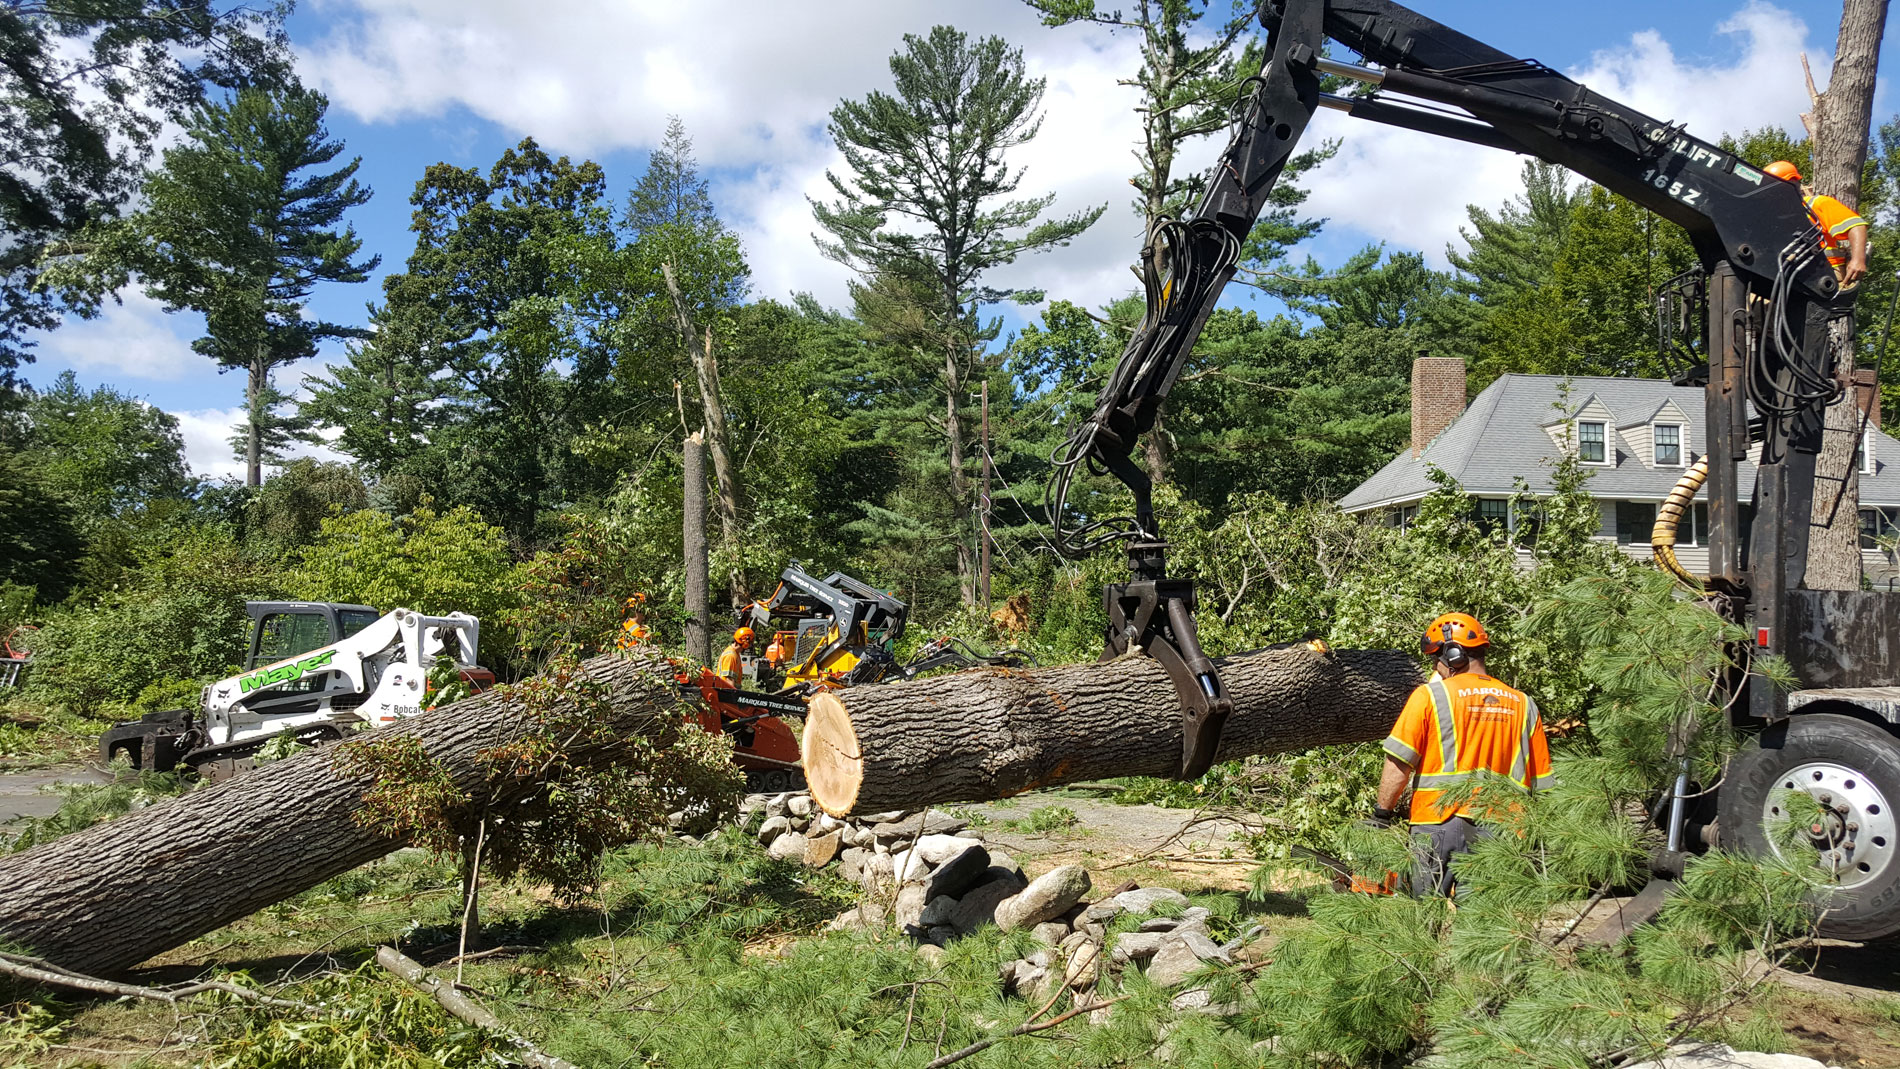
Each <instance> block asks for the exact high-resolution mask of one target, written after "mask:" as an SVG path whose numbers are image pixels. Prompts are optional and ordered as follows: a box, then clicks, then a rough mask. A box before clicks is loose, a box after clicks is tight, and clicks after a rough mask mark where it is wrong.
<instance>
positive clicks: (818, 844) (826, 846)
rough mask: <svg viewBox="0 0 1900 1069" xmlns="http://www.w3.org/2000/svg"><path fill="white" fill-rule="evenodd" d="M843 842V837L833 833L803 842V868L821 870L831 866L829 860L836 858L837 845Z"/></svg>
mask: <svg viewBox="0 0 1900 1069" xmlns="http://www.w3.org/2000/svg"><path fill="white" fill-rule="evenodd" d="M843 840H844V837H843V836H841V835H839V834H838V833H837V832H835V831H834V832H832V833H831V834H829V835H820V836H818V837H817V838H813V839H807V840H805V867H806V868H810V869H822V868H824V867H825V866H826V865H829V864H831V859H832V858H835V857H837V856H838V844H839V843H841V842H843Z"/></svg>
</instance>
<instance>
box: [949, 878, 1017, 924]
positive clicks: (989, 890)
mask: <svg viewBox="0 0 1900 1069" xmlns="http://www.w3.org/2000/svg"><path fill="white" fill-rule="evenodd" d="M1021 889H1022V884H1020V883H1017V882H1016V881H1015V880H1012V879H1003V880H991V881H990V882H988V883H981V884H978V885H976V887H974V888H972V889H971V890H969V891H968V892H966V893H965V894H964V896H963V897H962V898H961V899H959V900H958V901H957V908H956V910H955V911H954V912H952V913H951V915H950V926H951V927H952V928H955V929H956V930H957V934H958V935H969V934H970V933H971V932H974V931H976V930H977V929H978V928H981V927H983V926H984V925H985V924H989V923H991V922H993V921H994V920H995V919H996V906H997V903H999V902H1002V901H1003V900H1004V899H1006V898H1008V897H1009V896H1011V895H1013V894H1015V893H1016V892H1017V891H1019V890H1021Z"/></svg>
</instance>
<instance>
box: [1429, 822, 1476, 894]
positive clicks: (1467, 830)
mask: <svg viewBox="0 0 1900 1069" xmlns="http://www.w3.org/2000/svg"><path fill="white" fill-rule="evenodd" d="M1490 837H1491V832H1490V830H1489V829H1487V828H1481V827H1479V826H1478V825H1476V824H1473V823H1472V822H1471V821H1469V820H1466V819H1465V818H1464V817H1453V818H1451V819H1450V820H1447V821H1445V822H1444V823H1443V824H1414V825H1412V858H1413V861H1412V894H1414V895H1429V894H1439V895H1449V894H1451V891H1452V878H1451V859H1452V858H1453V857H1455V856H1457V855H1459V854H1465V853H1470V852H1471V847H1472V845H1473V844H1475V843H1477V842H1478V840H1480V839H1489V838H1490Z"/></svg>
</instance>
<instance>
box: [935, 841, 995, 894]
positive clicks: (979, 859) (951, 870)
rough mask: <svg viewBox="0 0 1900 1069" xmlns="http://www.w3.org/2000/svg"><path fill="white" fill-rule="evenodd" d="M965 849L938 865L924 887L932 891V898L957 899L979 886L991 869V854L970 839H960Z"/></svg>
mask: <svg viewBox="0 0 1900 1069" xmlns="http://www.w3.org/2000/svg"><path fill="white" fill-rule="evenodd" d="M955 841H956V842H959V843H962V844H963V848H962V849H961V850H958V851H957V852H956V853H954V854H951V855H950V856H949V857H947V858H945V859H943V860H942V861H941V862H939V863H938V864H937V867H936V869H935V870H934V871H933V872H931V874H930V878H929V879H928V880H926V881H924V886H925V887H927V888H929V889H930V897H932V898H937V897H939V896H941V895H948V896H949V897H951V898H955V897H957V896H958V895H961V894H962V893H963V892H965V891H967V890H969V889H970V888H972V887H974V886H976V885H977V883H978V881H980V880H981V879H982V878H983V874H984V873H985V872H987V871H988V870H989V867H990V852H989V851H988V850H985V849H983V847H982V846H980V845H978V844H976V843H973V842H970V841H969V840H968V839H958V840H955Z"/></svg>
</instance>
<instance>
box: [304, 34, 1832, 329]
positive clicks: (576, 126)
mask: <svg viewBox="0 0 1900 1069" xmlns="http://www.w3.org/2000/svg"><path fill="white" fill-rule="evenodd" d="M315 6H316V8H317V10H319V11H321V12H324V13H326V14H328V15H331V16H333V18H332V23H331V30H330V32H329V33H328V34H327V35H326V36H324V37H323V38H321V39H319V40H317V41H314V42H313V43H311V44H310V45H309V46H308V47H306V48H305V49H303V51H302V53H301V58H300V63H301V66H302V67H303V70H304V72H305V74H306V76H307V77H308V78H309V79H310V80H312V81H314V82H316V83H317V84H319V85H321V86H322V87H323V88H324V89H325V91H327V92H328V93H329V94H330V95H331V98H332V100H333V101H334V102H335V103H336V104H337V105H338V106H339V107H342V108H346V109H348V110H350V111H352V112H354V113H355V114H356V115H358V116H360V117H362V118H364V119H366V120H370V121H385V122H397V121H401V120H405V119H410V118H415V117H421V116H441V115H443V114H446V113H447V112H448V111H449V110H450V109H451V108H458V107H459V108H465V109H467V110H468V111H469V112H470V113H472V114H474V115H476V116H479V117H481V118H482V119H485V120H488V121H491V122H494V123H496V124H498V125H499V126H500V127H502V128H503V129H505V130H506V131H508V132H509V134H510V135H511V136H514V135H521V134H532V135H533V136H535V137H537V138H538V139H540V140H542V141H543V142H544V143H545V144H547V145H548V146H549V147H550V148H552V149H554V150H556V151H561V152H568V153H577V154H599V153H603V152H606V151H611V150H615V149H644V148H650V147H651V146H653V145H654V144H656V143H657V142H658V140H659V138H660V136H661V134H662V133H663V131H664V127H665V123H666V117H667V115H668V114H669V113H672V114H678V115H680V116H681V117H682V119H683V120H684V121H685V123H686V126H687V129H688V131H689V132H690V133H691V134H692V136H693V138H694V143H695V148H696V151H697V153H698V155H699V158H700V161H701V163H702V164H703V165H704V166H706V167H708V168H710V169H713V171H714V172H715V175H716V177H717V179H718V180H717V182H716V184H715V186H714V190H713V192H714V195H715V197H716V199H717V201H718V204H719V206H720V209H721V211H722V214H724V215H725V216H726V218H727V219H728V220H730V221H731V222H732V223H733V225H734V226H735V228H736V229H738V230H739V231H740V233H741V235H742V236H743V237H744V238H745V240H746V242H747V248H748V252H749V256H750V260H751V263H752V265H753V271H754V285H755V290H756V292H757V293H758V294H759V295H761V296H767V297H779V298H783V297H784V296H786V295H787V294H788V293H790V292H792V291H794V290H806V291H811V292H813V293H815V294H816V295H817V296H818V297H819V298H820V299H821V300H823V301H826V302H827V303H833V304H836V303H840V302H842V300H843V297H844V282H845V280H846V278H847V277H848V276H847V274H846V272H845V270H844V269H843V268H842V267H840V266H839V265H836V264H833V263H830V262H828V261H826V260H824V259H823V258H822V257H821V256H820V255H819V253H818V251H817V250H816V248H815V247H814V246H813V244H812V241H811V236H810V235H811V233H812V231H813V229H815V224H814V222H813V220H812V218H811V213H810V210H809V209H808V207H807V205H806V203H805V198H806V197H807V196H816V197H821V198H822V197H827V196H829V195H830V192H831V191H830V190H829V188H828V187H827V186H826V184H825V181H824V171H825V169H826V168H827V167H832V168H834V169H836V168H837V167H838V166H839V160H838V157H837V154H836V151H835V149H834V148H833V147H832V145H831V143H830V139H829V137H828V136H827V135H826V134H825V130H824V126H825V122H826V119H827V115H828V113H829V111H830V109H831V108H832V107H833V106H835V105H836V103H837V102H838V101H839V100H841V99H845V98H859V97H862V96H863V95H864V94H865V93H866V92H868V91H870V90H872V89H879V88H888V86H889V82H890V75H889V73H888V69H887V60H888V57H889V55H890V54H891V52H892V51H893V50H894V49H895V48H896V47H897V46H898V45H899V44H900V41H901V37H902V35H903V34H904V33H906V32H922V31H924V30H925V29H926V28H927V27H928V26H930V25H931V24H932V23H933V22H937V21H953V22H954V23H955V24H956V25H957V26H958V27H959V28H961V29H963V30H965V31H966V32H969V33H972V34H991V33H994V34H1001V35H1003V36H1004V37H1005V38H1006V39H1008V40H1010V41H1012V42H1015V43H1017V44H1019V45H1021V46H1022V47H1023V48H1024V49H1025V53H1026V56H1027V59H1028V62H1029V65H1030V67H1031V69H1032V71H1033V72H1035V73H1037V74H1039V75H1044V76H1047V78H1048V79H1049V86H1048V91H1047V95H1046V97H1045V99H1044V108H1045V111H1046V113H1047V118H1046V120H1045V122H1044V124H1043V128H1042V132H1041V135H1040V136H1039V137H1038V138H1037V139H1036V140H1035V141H1034V142H1033V143H1032V144H1031V145H1029V146H1028V147H1026V148H1025V149H1023V150H1022V151H1021V153H1020V156H1019V158H1018V159H1017V160H1016V161H1015V162H1016V163H1017V164H1018V165H1026V166H1027V168H1028V172H1027V175H1026V178H1025V180H1024V184H1023V192H1024V193H1027V194H1035V193H1040V192H1043V191H1049V190H1053V191H1056V192H1058V193H1059V197H1058V200H1057V202H1056V205H1055V210H1056V211H1058V212H1065V213H1066V212H1071V211H1075V210H1078V209H1081V208H1085V207H1090V206H1093V205H1097V204H1102V203H1104V202H1106V203H1107V204H1108V206H1109V211H1108V213H1107V215H1106V216H1105V217H1104V218H1103V219H1102V221H1101V222H1099V223H1097V224H1096V226H1095V227H1094V228H1093V229H1092V230H1091V231H1090V232H1089V233H1087V234H1086V235H1084V236H1083V237H1082V238H1081V239H1080V240H1078V241H1077V242H1076V244H1075V245H1074V246H1072V247H1070V248H1067V249H1062V250H1057V251H1054V252H1051V253H1048V254H1044V255H1040V256H1034V257H1030V258H1028V259H1026V260H1024V261H1022V262H1021V263H1019V264H1017V265H1015V266H1013V267H1010V268H1007V269H1004V270H1001V271H998V272H997V273H996V275H995V277H994V279H993V281H994V282H996V283H998V284H1003V285H1016V286H1027V287H1035V288H1043V289H1047V290H1048V291H1049V292H1050V293H1051V294H1052V295H1054V296H1059V297H1066V298H1069V299H1072V300H1081V301H1084V302H1086V303H1091V304H1094V303H1100V302H1102V301H1105V300H1108V299H1110V298H1113V297H1115V296H1119V295H1120V294H1122V293H1125V292H1128V290H1129V289H1130V288H1132V286H1133V279H1132V277H1131V276H1130V275H1129V274H1128V272H1127V266H1126V265H1127V264H1128V263H1130V262H1131V261H1132V260H1133V259H1134V257H1135V255H1136V251H1137V249H1138V247H1139V245H1140V240H1141V233H1140V224H1139V222H1138V218H1137V216H1136V214H1135V213H1134V212H1133V211H1132V209H1131V208H1130V201H1131V199H1132V191H1131V190H1130V188H1129V186H1128V185H1127V179H1128V176H1129V175H1130V174H1131V173H1132V171H1133V169H1134V164H1133V161H1132V159H1131V150H1132V148H1133V145H1134V142H1135V138H1136V134H1137V132H1138V125H1137V117H1136V116H1135V114H1134V113H1133V108H1134V104H1135V97H1134V94H1133V91H1132V90H1130V89H1128V88H1125V87H1121V86H1118V85H1116V84H1115V82H1116V79H1117V78H1118V77H1122V76H1125V75H1127V74H1129V73H1131V72H1132V71H1133V70H1134V66H1135V59H1134V42H1133V41H1132V39H1131V38H1130V37H1128V36H1127V35H1120V36H1117V35H1110V34H1108V33H1106V32H1104V31H1102V30H1099V29H1097V28H1092V27H1083V26H1074V27H1067V28H1063V29H1048V28H1045V27H1042V26H1040V25H1039V24H1038V23H1037V22H1036V20H1035V17H1034V15H1033V13H1032V12H1031V11H1030V10H1029V9H1028V8H1027V7H1026V6H1025V5H1023V4H1021V3H1020V2H1019V0H967V2H965V3H962V4H959V5H956V6H954V7H953V8H950V9H948V10H946V9H945V8H944V7H942V6H939V5H933V4H928V3H925V2H924V0H833V2H829V3H826V4H825V5H823V6H822V7H820V6H819V5H817V4H815V3H812V2H810V0H806V2H804V3H798V2H791V3H780V4H775V5H756V4H741V3H735V2H733V0H724V2H717V3H706V4H698V5H694V4H679V3H675V2H668V0H623V2H619V3H615V4H611V5H603V4H599V3H595V2H591V0H542V2H539V3H535V4H521V3H519V2H517V0H316V4H315ZM1729 10H1730V11H1736V12H1737V13H1735V14H1733V15H1731V16H1730V17H1729V18H1728V19H1727V20H1726V21H1725V22H1723V23H1721V24H1720V25H1719V26H1718V27H1716V29H1717V30H1718V31H1719V32H1720V33H1722V34H1724V35H1728V36H1730V37H1731V38H1732V39H1733V40H1734V41H1735V42H1736V43H1737V45H1738V46H1739V58H1737V59H1736V60H1735V61H1733V62H1732V63H1721V62H1717V61H1697V60H1689V59H1684V58H1682V57H1680V56H1678V55H1677V54H1676V52H1675V51H1674V50H1672V49H1671V48H1670V46H1669V44H1668V43H1667V42H1666V41H1664V40H1663V39H1662V38H1661V37H1660V35H1658V34H1657V33H1655V32H1653V31H1642V32H1637V33H1633V34H1631V35H1630V36H1629V38H1628V39H1627V42H1626V43H1624V44H1622V45H1620V46H1618V47H1616V48H1613V49H1607V50H1605V51H1603V52H1601V53H1599V54H1597V55H1596V56H1594V57H1592V59H1591V60H1590V61H1589V62H1588V63H1586V64H1584V65H1583V66H1582V68H1581V69H1578V70H1573V71H1571V72H1570V73H1571V74H1572V75H1573V76H1574V77H1577V78H1578V79H1579V80H1581V81H1584V82H1586V83H1587V84H1589V85H1590V86H1591V87H1592V88H1594V89H1597V90H1598V91H1600V92H1603V93H1605V94H1607V95H1609V96H1611V97H1613V98H1615V99H1617V100H1620V101H1623V102H1625V103H1628V104H1630V105H1632V106H1635V107H1638V108H1641V109H1644V110H1646V111H1649V112H1651V113H1652V114H1655V115H1657V116H1658V117H1659V118H1668V119H1677V120H1683V121H1686V122H1688V124H1689V128H1690V130H1691V131H1692V132H1694V133H1697V134H1698V135H1700V136H1702V137H1706V138H1715V137H1719V136H1720V135H1721V134H1722V133H1724V132H1735V131H1740V130H1742V129H1744V128H1746V127H1759V126H1761V125H1763V124H1764V123H1770V122H1772V123H1779V124H1783V125H1788V126H1792V125H1793V124H1795V123H1796V122H1797V115H1798V112H1799V109H1800V106H1801V104H1802V91H1801V87H1800V82H1799V79H1800V67H1799V61H1798V54H1799V52H1800V50H1801V48H1802V46H1803V44H1804V42H1805V41H1806V39H1807V28H1806V26H1805V25H1804V24H1803V23H1802V21H1801V20H1800V19H1798V18H1796V17H1794V16H1792V15H1790V14H1788V13H1787V12H1785V11H1783V10H1781V9H1779V8H1776V7H1773V6H1770V5H1768V4H1766V3H1763V2H1761V0H1751V2H1750V3H1748V4H1747V5H1746V6H1743V7H1741V8H1740V9H1739V11H1737V9H1734V8H1730V9H1729ZM1816 58H1821V59H1823V60H1824V57H1821V56H1820V54H1819V53H1818V52H1817V53H1816ZM1822 66H1823V68H1824V66H1825V63H1824V62H1823V64H1822ZM1328 136H1342V137H1344V138H1345V141H1344V145H1343V147H1342V149H1341V151H1340V154H1339V156H1338V158H1337V159H1335V160H1334V161H1332V162H1330V163H1328V164H1326V165H1325V166H1324V167H1323V168H1322V169H1321V170H1320V171H1318V172H1316V173H1315V174H1314V175H1313V176H1311V178H1310V179H1309V182H1308V184H1309V185H1310V187H1311V188H1312V198H1311V200H1310V201H1309V202H1308V209H1309V210H1310V212H1311V213H1312V214H1315V215H1320V216H1326V217H1329V218H1330V219H1331V221H1332V222H1331V227H1330V233H1331V234H1332V235H1333V236H1334V237H1335V238H1337V237H1347V238H1355V239H1356V238H1360V237H1363V238H1366V239H1369V240H1384V241H1386V242H1388V243H1389V244H1392V245H1394V246H1396V247H1403V248H1414V249H1420V250H1423V251H1424V252H1425V253H1426V254H1427V255H1428V256H1429V257H1430V258H1431V259H1432V260H1434V261H1435V262H1437V263H1440V264H1442V263H1443V262H1444V250H1445V246H1446V244H1447V243H1448V242H1452V241H1456V240H1458V229H1459V227H1460V226H1461V225H1462V224H1463V223H1464V222H1465V206H1466V205H1467V204H1471V203H1477V204H1480V205H1484V206H1487V207H1495V206H1497V205H1499V204H1501V203H1503V202H1504V201H1505V200H1506V199H1508V198H1509V197H1511V196H1512V195H1514V194H1515V193H1516V191H1517V189H1518V172H1519V169H1520V168H1521V166H1522V163H1523V160H1522V158H1521V157H1516V156H1512V155H1508V154H1505V153H1501V152H1496V151H1492V150H1486V149H1480V148H1476V147H1473V146H1468V145H1464V144H1461V143H1457V142H1453V141H1448V140H1445V139H1441V138H1433V137H1428V136H1425V135H1422V134H1416V133H1412V132H1408V131H1404V130H1398V129H1394V128H1392V127H1384V126H1378V125H1375V124H1372V123H1367V122H1362V121H1358V120H1353V119H1350V118H1348V117H1345V116H1342V115H1339V114H1337V113H1334V112H1322V113H1321V114H1320V115H1319V116H1317V117H1316V118H1315V120H1314V123H1313V125H1312V128H1311V130H1310V132H1309V135H1308V138H1309V143H1316V142H1317V141H1318V139H1319V138H1322V137H1328ZM1219 148H1220V144H1219V143H1218V142H1217V141H1211V140H1210V141H1206V142H1203V143H1202V144H1201V145H1198V146H1196V147H1195V148H1194V149H1193V150H1192V151H1191V153H1190V155H1189V157H1188V158H1187V159H1185V160H1183V162H1182V166H1183V167H1188V168H1198V167H1204V166H1206V165H1207V163H1208V162H1210V161H1211V159H1212V157H1213V155H1214V154H1215V153H1216V152H1217V151H1218V150H1219Z"/></svg>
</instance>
